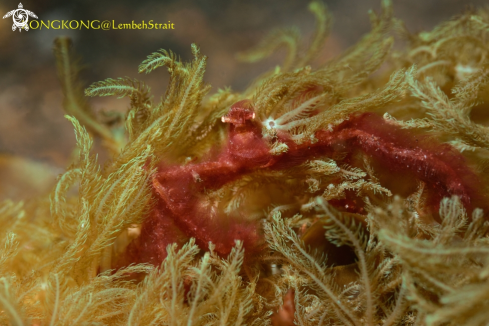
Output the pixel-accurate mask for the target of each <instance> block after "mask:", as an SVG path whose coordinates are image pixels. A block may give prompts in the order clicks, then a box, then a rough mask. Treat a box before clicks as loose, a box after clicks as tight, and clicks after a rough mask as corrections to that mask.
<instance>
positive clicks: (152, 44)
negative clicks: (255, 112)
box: [0, 0, 486, 199]
mask: <svg viewBox="0 0 489 326" xmlns="http://www.w3.org/2000/svg"><path fill="white" fill-rule="evenodd" d="M324 2H325V4H326V5H327V6H328V9H329V10H330V12H331V13H332V16H333V19H334V22H333V27H332V33H331V35H330V37H329V38H328V40H327V43H326V46H325V47H323V49H322V53H321V54H320V55H319V56H318V59H317V60H316V63H317V64H320V63H323V62H325V61H327V60H328V59H331V58H333V57H334V56H337V55H339V54H340V53H341V51H342V50H344V49H346V48H347V47H348V46H350V45H352V44H354V43H355V42H356V41H358V40H359V39H360V38H361V36H362V35H364V34H366V33H367V32H368V31H369V30H370V23H369V18H368V10H369V9H373V10H375V11H378V10H379V8H380V0H356V1H354V0H341V1H340V0H328V1H324ZM485 4H486V1H483V0H471V1H463V0H431V1H426V0H397V1H394V3H393V5H394V15H395V17H397V18H400V19H402V20H403V21H404V22H405V23H406V26H407V28H408V29H409V31H410V32H414V33H415V32H419V31H422V30H430V29H432V28H433V27H434V26H435V25H437V24H438V23H440V22H442V21H444V20H447V19H449V18H451V17H452V16H454V15H457V14H460V13H462V12H463V11H464V10H466V9H467V8H470V7H471V6H473V7H475V8H479V7H482V6H484V5H485ZM23 5H24V8H25V9H28V10H30V11H32V12H34V13H35V14H36V15H37V16H38V17H39V20H44V21H47V20H55V19H57V20H95V19H98V20H101V21H102V20H109V21H112V20H114V21H115V23H116V24H117V23H130V22H132V21H133V20H134V21H135V22H140V21H142V20H145V21H149V20H151V19H152V20H154V21H155V22H160V23H164V22H166V21H168V20H170V21H171V22H172V23H174V24H175V29H174V30H108V31H104V30H81V31H80V30H53V29H50V30H30V31H28V32H25V31H23V32H21V33H19V32H18V31H16V32H13V31H12V30H11V25H12V19H11V18H7V19H1V20H0V113H1V118H0V153H1V154H2V155H15V156H21V157H24V158H30V159H32V160H34V161H33V162H27V161H23V162H22V164H30V169H28V170H29V171H33V172H32V174H33V175H35V176H36V178H37V180H36V179H32V178H30V181H29V182H27V181H25V180H24V179H25V178H26V176H25V170H22V171H24V172H23V173H19V172H17V171H13V170H12V169H11V167H9V168H3V169H0V180H3V182H2V184H3V185H5V184H8V185H9V186H8V187H5V186H0V199H5V198H11V199H22V198H28V197H32V196H35V195H36V194H38V193H39V191H45V190H49V189H50V187H51V186H52V185H53V184H54V178H55V176H56V175H57V174H59V173H61V172H62V171H63V169H64V168H65V167H66V166H67V165H68V164H69V162H70V160H71V159H70V155H71V153H72V149H73V146H74V143H75V138H74V134H73V129H72V125H71V123H70V122H69V121H67V120H66V119H65V118H64V117H63V114H62V112H63V110H62V90H61V86H60V84H59V82H58V79H57V73H56V66H55V58H54V55H53V51H52V48H53V41H54V39H55V37H57V36H60V35H67V36H69V37H70V38H72V40H73V43H74V49H75V51H76V52H77V53H78V54H80V55H81V57H82V62H83V63H84V64H85V69H84V70H83V71H82V74H81V77H82V80H83V81H84V82H85V84H86V86H88V85H89V84H91V83H93V82H95V81H98V80H103V79H106V78H109V77H110V78H116V77H119V76H129V77H132V78H134V77H137V78H138V79H141V80H143V81H144V82H146V83H147V84H148V85H149V86H151V88H152V93H153V94H154V96H155V100H158V99H159V97H160V96H162V95H163V93H164V91H165V89H166V87H167V83H168V74H166V73H164V72H163V71H161V72H159V73H155V74H150V75H145V76H144V77H143V76H138V73H137V70H136V68H135V67H137V65H138V64H139V63H140V62H141V61H142V60H143V59H144V58H145V57H146V55H147V54H148V53H151V52H154V51H156V50H158V49H161V48H164V49H171V50H172V51H173V52H175V53H177V54H178V55H180V56H181V57H182V59H183V60H189V59H190V58H191V53H190V51H189V46H190V44H191V43H196V44H197V45H198V46H199V47H200V48H201V52H202V53H203V54H205V55H206V56H208V58H209V59H208V63H207V69H206V74H205V81H206V82H207V83H209V84H211V85H212V88H213V92H214V91H216V90H217V89H218V88H224V87H226V86H230V87H231V88H232V89H233V90H236V91H243V90H244V89H245V88H246V87H247V86H248V85H249V83H250V82H251V81H252V80H253V79H254V78H255V77H256V76H258V75H259V74H260V73H262V72H264V71H266V70H267V69H269V68H270V67H273V66H275V65H277V64H279V63H280V62H282V59H283V57H284V53H285V51H278V52H277V53H275V54H274V55H273V56H271V57H270V58H267V59H266V60H263V61H261V62H258V63H254V64H250V63H242V62H239V61H238V60H236V53H238V52H239V51H243V50H246V49H249V48H250V47H252V46H253V45H255V44H256V43H257V42H258V41H259V40H261V39H262V38H263V37H264V36H265V35H267V34H268V32H269V31H270V30H271V29H273V28H280V27H289V26H297V27H298V28H299V29H300V30H301V32H302V33H303V35H304V38H303V39H304V40H308V39H309V38H310V36H311V35H312V33H313V31H314V20H313V19H312V17H311V16H310V14H309V12H308V11H307V10H305V7H306V5H307V1H300V0H291V1H284V0H266V1H259V0H249V1H229V0H208V1H195V0H186V1H166V0H165V1H137V2H136V1H104V2H98V1H28V2H23ZM17 6H18V2H17V0H16V1H13V0H7V1H2V2H1V3H0V13H2V16H3V15H4V14H5V13H7V12H8V11H10V10H12V9H15V8H17ZM31 19H32V18H31ZM90 103H91V104H92V106H93V107H94V108H95V110H96V111H100V110H103V109H109V110H111V111H120V112H126V111H127V108H128V105H129V104H128V103H129V101H128V100H118V99H117V98H115V97H105V98H93V99H90ZM98 145H100V144H98ZM96 151H97V152H99V153H104V151H100V150H96ZM102 155H103V154H102ZM101 159H102V160H103V161H104V160H106V159H107V157H104V156H102V157H101ZM2 162H4V160H3V159H2V160H0V164H3V163H2ZM19 174H21V175H19ZM31 177H32V175H31ZM27 179H29V178H27ZM33 181H35V182H34V184H32V182H33Z"/></svg>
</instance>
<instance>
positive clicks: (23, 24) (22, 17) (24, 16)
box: [3, 3, 37, 32]
mask: <svg viewBox="0 0 489 326" xmlns="http://www.w3.org/2000/svg"><path fill="white" fill-rule="evenodd" d="M10 16H13V20H14V24H13V25H12V31H15V30H16V29H17V28H19V32H21V31H22V29H25V30H26V31H28V30H29V25H28V24H27V22H28V21H29V16H31V17H32V18H37V16H36V14H35V13H33V12H32V11H29V10H25V9H24V6H22V3H19V9H15V10H12V11H9V12H8V13H7V14H6V15H5V16H3V19H5V18H7V17H10Z"/></svg>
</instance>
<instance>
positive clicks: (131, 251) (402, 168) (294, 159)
mask: <svg viewBox="0 0 489 326" xmlns="http://www.w3.org/2000/svg"><path fill="white" fill-rule="evenodd" d="M254 117H255V114H254V112H253V109H252V106H251V103H250V102H249V101H241V102H238V103H236V104H235V105H233V107H232V108H231V110H230V112H229V113H228V114H227V115H226V116H225V117H223V118H222V121H223V122H228V123H230V127H229V140H228V144H227V145H226V147H225V149H224V150H223V151H222V152H221V153H220V154H219V155H218V156H217V157H216V158H215V159H213V160H209V161H205V162H201V163H196V164H188V165H185V166H173V167H168V166H161V167H160V169H159V171H158V173H157V174H156V175H155V176H154V178H153V188H154V195H155V197H156V198H157V201H158V204H157V205H156V206H155V207H154V209H153V211H152V213H151V214H150V216H149V217H148V218H147V219H146V220H145V222H144V223H143V225H142V230H141V236H140V237H139V239H137V240H136V241H135V242H133V243H132V244H131V245H130V246H129V248H128V256H130V258H129V260H130V261H140V262H151V263H153V264H159V263H161V261H162V260H163V259H164V258H165V257H166V246H167V245H168V244H171V243H174V242H177V243H179V244H182V243H184V242H185V241H186V240H187V239H188V238H190V237H193V238H195V239H196V243H197V244H198V245H199V246H201V247H202V248H203V249H204V250H206V249H207V248H208V244H209V242H212V243H213V244H214V245H215V251H216V252H217V253H218V254H219V255H221V256H226V255H227V254H229V252H230V251H231V248H232V247H233V246H234V242H235V240H241V241H243V242H244V247H245V252H246V253H247V256H248V257H249V256H250V254H253V253H259V252H260V251H261V250H262V248H263V243H264V241H263V239H262V236H261V232H260V225H259V222H258V221H244V220H240V219H239V218H233V217H229V216H227V215H224V214H223V213H220V212H219V211H216V210H214V209H212V208H209V207H207V206H206V205H204V204H203V201H202V198H204V196H205V193H206V192H207V191H212V190H217V189H219V188H221V187H223V186H224V185H226V184H228V183H230V182H233V181H236V180H238V179H239V178H241V177H243V176H244V175H246V174H249V173H252V172H254V171H256V170H260V169H273V170H281V169H286V168H290V167H293V166H296V165H298V164H302V163H304V162H306V161H308V160H312V159H315V158H320V157H331V156H332V155H334V154H335V153H337V152H349V153H353V152H362V153H364V154H365V155H367V156H369V157H370V158H372V160H374V161H376V162H377V163H378V164H380V165H381V166H382V167H383V168H385V169H387V170H389V171H392V172H396V173H402V174H407V175H409V176H411V177H412V178H414V179H417V180H421V181H423V182H425V183H426V184H427V189H428V206H429V208H430V210H431V211H432V212H436V211H437V210H438V206H439V202H440V200H441V198H443V197H446V196H452V195H456V196H458V197H460V199H461V201H462V203H463V204H464V206H465V207H466V209H467V210H469V211H470V210H472V209H473V208H475V207H480V206H481V205H484V198H483V196H482V194H481V190H480V189H481V186H480V184H479V182H478V179H477V176H476V175H475V173H474V172H472V171H471V169H470V168H469V167H468V166H467V164H466V162H465V159H464V158H463V157H462V156H461V155H460V154H459V153H457V152H456V151H455V150H454V149H452V148H451V147H450V146H449V145H443V144H439V143H437V142H434V141H433V140H432V139H424V140H421V139H420V137H417V136H416V135H414V134H413V133H412V132H410V131H406V130H401V129H400V128H398V127H396V126H394V125H390V124H388V123H387V122H385V121H384V119H382V118H381V117H379V116H377V115H375V114H372V113H364V114H361V115H352V116H351V117H350V119H349V120H347V121H345V122H343V123H341V124H340V125H338V126H336V127H335V128H334V129H333V130H330V131H327V130H319V131H318V132H316V134H315V137H316V139H317V141H315V142H314V143H312V142H304V143H302V144H296V143H294V142H293V141H292V139H291V138H290V137H289V136H288V135H286V134H279V135H278V137H277V138H278V139H277V140H276V141H280V142H282V143H285V144H286V145H287V146H288V150H287V152H285V153H283V154H280V155H272V154H270V145H269V143H268V141H267V140H265V139H264V138H263V136H262V129H261V126H260V125H259V123H256V122H255V121H253V120H254ZM346 200H347V201H352V200H353V199H348V198H347V199H346Z"/></svg>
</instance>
